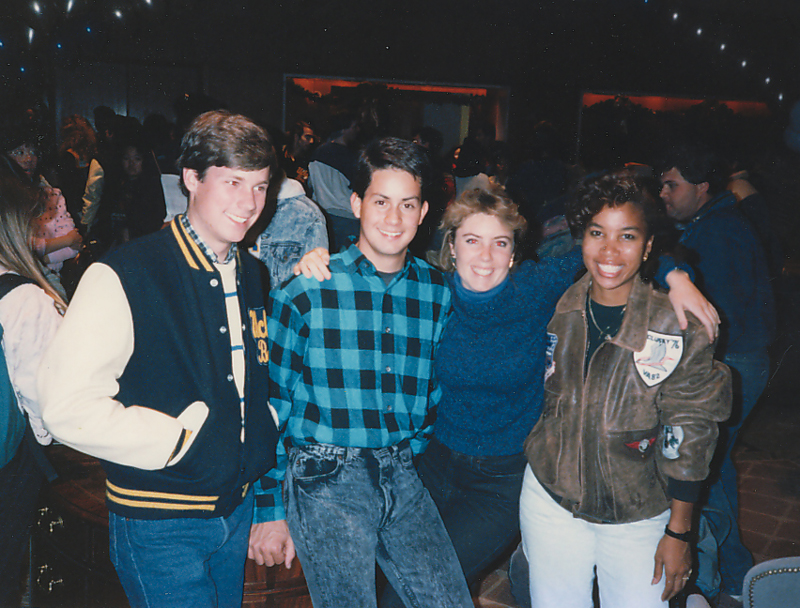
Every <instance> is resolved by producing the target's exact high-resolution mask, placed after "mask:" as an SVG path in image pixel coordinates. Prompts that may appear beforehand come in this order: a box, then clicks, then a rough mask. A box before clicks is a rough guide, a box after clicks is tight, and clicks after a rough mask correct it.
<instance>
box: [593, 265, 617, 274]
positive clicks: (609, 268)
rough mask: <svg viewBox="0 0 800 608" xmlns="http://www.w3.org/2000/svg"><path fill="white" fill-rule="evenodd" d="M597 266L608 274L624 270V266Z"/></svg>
mask: <svg viewBox="0 0 800 608" xmlns="http://www.w3.org/2000/svg"><path fill="white" fill-rule="evenodd" d="M597 266H598V267H599V268H600V272H606V273H608V274H613V273H615V272H618V271H619V270H620V269H621V268H622V266H613V265H611V264H598V265H597Z"/></svg>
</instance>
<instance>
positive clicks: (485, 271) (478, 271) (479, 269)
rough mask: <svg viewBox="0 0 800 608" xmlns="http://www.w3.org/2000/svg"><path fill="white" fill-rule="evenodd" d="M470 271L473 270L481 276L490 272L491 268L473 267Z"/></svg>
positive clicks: (485, 275) (486, 275)
mask: <svg viewBox="0 0 800 608" xmlns="http://www.w3.org/2000/svg"><path fill="white" fill-rule="evenodd" d="M472 272H474V273H475V274H477V275H478V276H481V277H488V276H489V275H490V274H492V269H491V268H474V267H473V269H472Z"/></svg>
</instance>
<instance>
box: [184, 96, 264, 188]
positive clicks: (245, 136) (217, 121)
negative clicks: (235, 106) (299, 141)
mask: <svg viewBox="0 0 800 608" xmlns="http://www.w3.org/2000/svg"><path fill="white" fill-rule="evenodd" d="M209 167H229V168H231V169H243V170H245V171H259V170H261V169H269V175H270V177H272V176H273V175H274V174H275V168H276V167H277V159H276V156H275V149H274V148H273V147H272V141H271V140H270V138H269V135H267V132H266V130H265V129H263V128H262V127H260V126H258V125H257V124H256V123H254V122H253V121H252V120H250V119H249V118H247V117H245V116H242V115H241V114H231V113H230V112H228V111H226V110H213V111H211V112H206V113H204V114H201V115H200V116H198V117H197V118H195V119H194V120H193V121H192V124H191V125H189V130H188V131H187V132H186V135H184V136H183V140H182V141H181V151H180V156H179V157H178V168H179V169H180V174H181V175H180V185H181V190H182V191H183V193H184V194H185V195H186V196H189V192H188V190H187V189H186V185H185V184H184V183H183V169H192V170H194V171H196V172H197V177H198V178H199V179H200V180H202V179H203V177H204V176H205V174H206V171H207V170H208V168H209Z"/></svg>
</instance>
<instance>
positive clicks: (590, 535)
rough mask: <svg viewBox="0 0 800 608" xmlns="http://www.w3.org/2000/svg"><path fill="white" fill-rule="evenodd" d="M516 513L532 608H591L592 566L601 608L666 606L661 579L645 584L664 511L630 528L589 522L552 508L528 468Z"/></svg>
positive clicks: (664, 522)
mask: <svg viewBox="0 0 800 608" xmlns="http://www.w3.org/2000/svg"><path fill="white" fill-rule="evenodd" d="M519 513H520V527H521V530H522V546H523V548H524V550H525V556H526V557H527V558H528V564H529V567H530V590H531V605H532V606H535V607H536V608H592V605H593V604H592V586H593V581H594V577H595V567H596V568H597V584H598V587H599V588H600V604H601V606H602V607H603V608H666V607H667V605H668V602H662V601H661V594H662V593H663V592H664V584H665V577H663V576H662V578H661V581H660V582H659V583H658V584H657V585H651V584H650V583H651V581H652V579H653V570H654V568H655V554H656V548H657V547H658V543H659V541H660V540H661V537H662V536H663V535H664V527H665V526H666V525H667V522H669V516H670V512H669V510H666V511H664V513H662V514H660V515H657V516H655V517H653V518H651V519H646V520H643V521H637V522H634V523H630V524H594V523H590V522H588V521H585V520H583V519H578V518H576V517H573V516H572V514H571V513H570V512H569V511H567V510H566V509H564V508H563V507H561V506H560V505H558V504H557V503H556V502H555V501H554V500H553V499H552V497H551V496H550V495H549V494H548V493H547V492H546V491H545V489H544V488H543V487H542V485H541V484H540V483H539V481H538V480H537V479H536V476H535V475H534V474H533V471H531V468H530V466H528V467H526V469H525V477H524V480H523V482H522V495H521V496H520V505H519Z"/></svg>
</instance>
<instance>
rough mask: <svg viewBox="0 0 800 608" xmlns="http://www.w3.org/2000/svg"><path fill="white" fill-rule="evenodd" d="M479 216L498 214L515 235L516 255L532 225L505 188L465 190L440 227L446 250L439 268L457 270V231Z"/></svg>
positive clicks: (441, 254)
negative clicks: (469, 220)
mask: <svg viewBox="0 0 800 608" xmlns="http://www.w3.org/2000/svg"><path fill="white" fill-rule="evenodd" d="M476 213H485V214H486V215H494V216H495V217H497V219H498V220H500V223H502V224H503V225H504V226H506V227H507V228H508V229H509V230H511V231H512V232H513V233H514V254H515V256H516V253H517V251H519V249H518V245H519V244H520V242H521V241H522V239H523V237H524V236H525V232H526V231H527V230H528V222H527V220H526V219H525V218H524V217H522V215H521V214H520V212H519V209H518V208H517V204H516V203H515V202H514V201H512V200H511V198H510V197H509V196H508V194H506V191H505V188H503V187H502V186H490V187H489V188H475V189H474V190H465V191H464V192H462V193H461V196H459V197H458V198H457V199H456V200H455V201H453V202H452V203H450V205H449V206H448V207H447V210H446V211H445V212H444V215H443V216H442V223H441V226H440V228H441V229H442V231H443V232H444V235H443V239H442V247H441V249H440V250H439V256H438V260H437V262H438V266H439V267H440V268H442V269H443V270H445V271H447V272H452V271H453V270H455V263H454V262H453V256H452V254H451V252H450V247H451V245H452V244H453V243H454V240H455V235H456V231H457V230H458V229H459V228H460V227H461V225H462V224H463V223H464V222H465V221H466V219H467V218H468V217H471V216H473V215H475V214H476Z"/></svg>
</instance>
